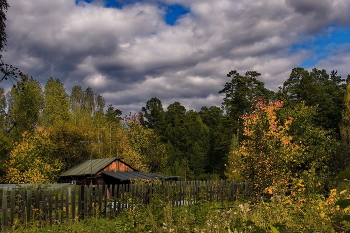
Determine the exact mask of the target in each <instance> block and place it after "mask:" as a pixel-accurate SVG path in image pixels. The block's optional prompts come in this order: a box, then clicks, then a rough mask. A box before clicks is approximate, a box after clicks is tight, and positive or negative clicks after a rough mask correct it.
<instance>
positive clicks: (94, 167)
mask: <svg viewBox="0 0 350 233" xmlns="http://www.w3.org/2000/svg"><path fill="white" fill-rule="evenodd" d="M138 179H142V180H153V179H166V180H177V179H178V177H177V176H164V175H159V174H151V173H145V172H140V171H139V170H137V169H136V168H134V167H132V166H131V165H130V164H127V163H126V162H124V161H123V160H121V159H118V158H106V159H92V160H87V161H84V162H82V163H80V164H78V165H76V166H74V167H72V168H71V169H69V170H67V171H65V172H63V173H62V174H61V175H60V178H59V181H58V182H59V183H72V184H77V185H90V184H108V185H109V184H121V183H130V181H132V180H138Z"/></svg>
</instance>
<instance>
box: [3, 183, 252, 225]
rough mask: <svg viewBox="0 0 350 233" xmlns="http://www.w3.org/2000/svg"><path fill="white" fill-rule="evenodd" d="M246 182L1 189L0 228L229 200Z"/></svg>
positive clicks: (233, 197)
mask: <svg viewBox="0 0 350 233" xmlns="http://www.w3.org/2000/svg"><path fill="white" fill-rule="evenodd" d="M245 189H246V184H237V183H234V182H228V181H225V180H220V181H177V182H162V183H134V184H119V185H109V186H107V185H96V186H93V185H87V186H70V187H66V188H61V189H58V190H43V189H37V190H23V189H20V190H16V189H12V190H6V189H4V190H2V195H1V197H2V200H1V202H0V203H1V216H0V217H1V221H0V222H1V229H2V231H6V230H7V229H8V226H10V225H12V224H13V223H14V222H15V220H16V222H20V223H27V222H30V221H32V220H41V221H42V222H43V223H44V224H50V225H52V224H55V223H58V222H62V221H67V220H73V221H74V220H77V219H78V220H79V219H84V218H88V217H92V216H93V217H99V216H101V217H107V216H108V217H115V216H117V215H118V214H119V213H120V212H121V211H123V210H124V209H126V208H134V207H135V205H138V204H150V203H152V202H153V200H157V199H159V198H160V199H161V200H162V202H163V203H164V202H168V203H171V204H172V205H173V206H182V205H189V204H194V203H196V202H198V201H218V202H220V201H233V200H234V199H235V198H236V195H237V193H239V192H241V191H243V190H245Z"/></svg>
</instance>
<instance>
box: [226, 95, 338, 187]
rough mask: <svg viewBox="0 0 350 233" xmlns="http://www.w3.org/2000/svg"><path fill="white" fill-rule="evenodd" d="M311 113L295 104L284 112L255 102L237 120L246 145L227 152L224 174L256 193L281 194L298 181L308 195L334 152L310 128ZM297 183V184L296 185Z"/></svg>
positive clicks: (331, 142)
mask: <svg viewBox="0 0 350 233" xmlns="http://www.w3.org/2000/svg"><path fill="white" fill-rule="evenodd" d="M314 114H316V111H315V108H313V107H307V106H305V105H302V104H299V105H298V106H295V107H294V108H289V107H283V102H281V101H277V102H273V103H270V104H266V103H264V102H259V103H258V104H257V105H256V107H255V110H254V111H253V112H252V113H251V114H249V115H245V116H243V117H242V119H243V124H244V135H245V139H244V140H243V142H242V143H241V144H240V145H239V148H238V147H237V144H235V145H234V146H233V150H232V151H231V154H230V157H229V161H228V165H227V169H228V170H227V173H229V176H230V177H242V178H243V179H247V180H248V181H249V182H250V184H252V185H253V187H252V188H253V190H254V191H255V192H256V193H262V192H263V191H264V190H265V189H266V188H269V187H276V188H277V189H278V190H280V191H281V190H282V191H283V192H284V191H286V189H288V188H289V187H291V185H293V184H295V183H294V181H295V180H296V179H299V180H303V181H302V182H303V183H304V184H305V185H307V186H306V187H307V188H308V189H314V188H317V187H320V186H319V183H320V181H319V180H318V178H319V177H323V178H324V177H325V175H326V174H327V172H328V171H327V170H329V169H327V168H328V167H329V166H328V165H329V161H330V160H331V159H332V158H333V156H334V154H335V148H337V142H336V140H334V139H332V138H330V137H328V136H327V133H328V132H327V131H325V130H323V129H322V128H320V127H317V126H315V125H314V124H313V122H312V120H310V119H312V117H313V115H314ZM299 183H300V182H299Z"/></svg>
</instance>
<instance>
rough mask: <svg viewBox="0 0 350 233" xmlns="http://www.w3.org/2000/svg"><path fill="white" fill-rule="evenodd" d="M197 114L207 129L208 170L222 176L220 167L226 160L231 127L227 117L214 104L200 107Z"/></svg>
mask: <svg viewBox="0 0 350 233" xmlns="http://www.w3.org/2000/svg"><path fill="white" fill-rule="evenodd" d="M199 116H200V117H201V119H202V122H203V123H204V124H205V125H206V126H207V127H208V129H209V136H208V137H209V144H208V145H209V147H210V148H209V152H208V160H209V161H210V162H209V164H208V166H209V167H208V172H210V173H215V174H220V175H221V176H222V177H224V174H223V171H222V167H223V166H224V164H225V163H226V161H227V155H228V153H229V151H230V142H231V137H232V129H231V128H232V127H228V126H229V125H230V124H229V119H228V118H227V117H226V116H225V115H224V112H223V110H222V109H220V108H219V107H216V106H211V107H209V108H208V107H202V108H201V111H200V112H199Z"/></svg>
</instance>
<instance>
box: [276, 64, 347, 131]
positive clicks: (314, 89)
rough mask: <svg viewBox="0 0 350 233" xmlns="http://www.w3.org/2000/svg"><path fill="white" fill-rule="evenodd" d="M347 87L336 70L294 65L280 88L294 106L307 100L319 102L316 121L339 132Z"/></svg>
mask: <svg viewBox="0 0 350 233" xmlns="http://www.w3.org/2000/svg"><path fill="white" fill-rule="evenodd" d="M345 90H346V86H345V80H344V79H342V78H341V77H340V76H338V75H337V72H336V71H332V72H331V74H330V75H329V74H328V73H327V72H326V70H318V69H313V70H312V71H311V72H308V71H307V70H305V69H303V68H294V69H293V70H292V72H291V74H290V77H289V78H288V79H287V80H286V81H285V82H284V83H283V87H282V88H281V92H282V96H283V99H285V100H286V101H287V102H286V104H289V105H291V106H292V105H294V104H296V103H300V102H302V101H304V102H305V104H306V105H307V106H316V107H317V114H316V115H315V116H314V119H313V120H314V121H315V123H317V125H318V126H322V127H324V128H325V129H327V130H333V131H334V132H335V133H337V134H338V133H339V123H340V119H341V111H342V109H343V99H344V94H345ZM281 92H280V93H279V94H280V95H281Z"/></svg>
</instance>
